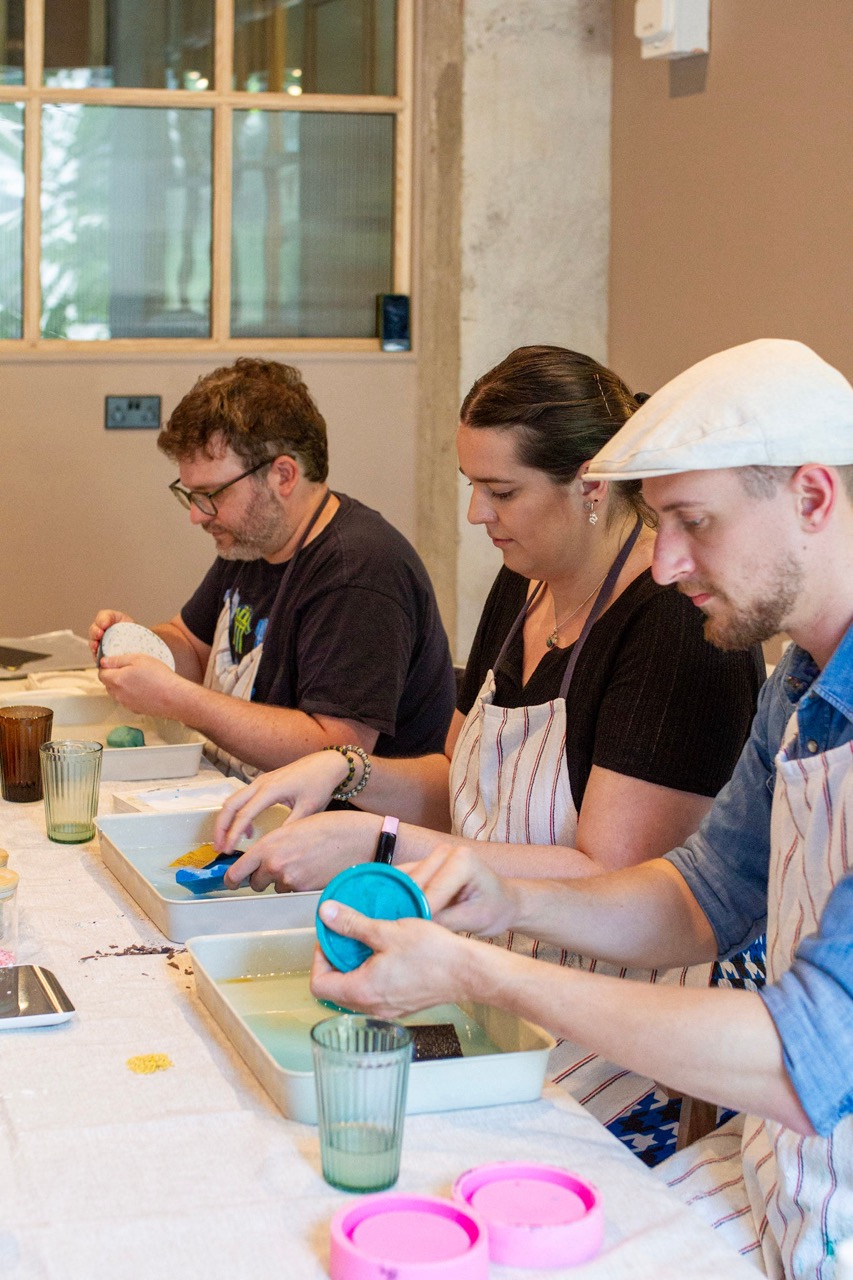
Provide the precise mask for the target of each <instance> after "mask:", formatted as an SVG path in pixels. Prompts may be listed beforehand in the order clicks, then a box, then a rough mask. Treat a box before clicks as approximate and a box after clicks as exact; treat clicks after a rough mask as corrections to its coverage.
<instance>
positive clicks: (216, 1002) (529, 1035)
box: [187, 928, 555, 1124]
mask: <svg viewBox="0 0 853 1280" xmlns="http://www.w3.org/2000/svg"><path fill="white" fill-rule="evenodd" d="M314 941H315V933H314V930H313V928H311V929H289V930H277V931H275V932H269V933H251V934H246V933H242V934H240V933H237V934H231V935H225V936H220V937H215V938H211V937H199V938H190V940H189V941H188V943H187V950H188V951H189V953H190V956H191V958H192V962H193V971H194V973H195V982H196V988H197V990H198V994H199V996H200V998H201V1000H202V1001H203V1003H204V1004H205V1005H206V1006H207V1008H208V1009H209V1010H210V1013H211V1014H212V1015H213V1017H214V1019H215V1020H216V1022H218V1023H219V1026H220V1027H221V1028H222V1030H223V1031H224V1032H225V1034H226V1035H227V1036H228V1038H229V1040H231V1042H232V1043H233V1045H234V1047H235V1049H236V1050H237V1052H238V1053H239V1054H240V1056H241V1057H242V1058H243V1059H244V1060H245V1062H246V1064H247V1066H248V1067H249V1068H250V1070H251V1071H252V1072H253V1073H254V1074H255V1075H256V1076H257V1078H258V1080H259V1081H260V1083H261V1084H262V1085H263V1087H264V1088H265V1089H266V1091H267V1093H268V1094H269V1095H270V1097H271V1098H272V1099H273V1101H274V1102H275V1104H276V1106H277V1107H278V1108H279V1109H280V1110H281V1111H283V1112H284V1114H285V1115H286V1116H289V1117H290V1118H291V1119H292V1120H301V1121H303V1122H304V1123H306V1124H316V1123H317V1109H316V1100H315V1097H314V1074H313V1071H312V1070H311V1069H310V1053H309V1051H308V1045H309V1039H308V1037H309V1034H310V1026H311V1025H312V1024H313V1022H320V1021H321V1020H322V1019H323V1018H329V1017H333V1016H334V1010H330V1009H327V1008H326V1007H324V1006H323V1005H322V1004H320V1002H319V1001H314V1004H316V1011H312V1009H311V1007H310V1001H311V999H313V998H312V997H310V993H308V1007H307V1008H306V1006H305V1002H303V1004H302V1017H301V1018H300V1017H299V1016H298V1015H297V1014H294V1015H293V1017H292V1019H288V1011H287V1010H284V1011H281V1010H278V1011H276V1010H268V1011H266V1012H267V1013H277V1014H278V1017H279V1019H280V1020H283V1024H282V1025H283V1031H284V1032H285V1033H286V1032H288V1031H289V1030H290V1027H289V1026H288V1022H291V1023H292V1027H293V1033H294V1035H295V1036H296V1037H301V1038H302V1040H303V1041H304V1045H301V1044H300V1045H297V1047H296V1049H295V1050H294V1052H295V1054H296V1057H299V1056H301V1057H303V1058H304V1060H305V1062H306V1069H304V1070H296V1069H289V1068H288V1067H285V1066H283V1065H282V1063H281V1062H280V1061H277V1060H276V1058H275V1057H273V1055H272V1054H271V1053H270V1052H269V1050H268V1049H266V1048H265V1047H264V1045H263V1044H262V1043H261V1041H260V1040H259V1039H258V1037H257V1036H256V1035H255V1033H254V1032H253V1031H252V1029H251V1028H250V1027H249V1025H248V1024H247V1022H246V1019H245V1017H244V1016H243V1014H242V1013H241V1012H240V1011H239V1008H238V1007H236V1004H239V1003H241V1002H242V1003H244V1004H245V1003H246V1002H247V1001H246V994H247V993H246V986H245V984H246V981H249V982H251V980H252V979H253V978H263V977H265V976H271V975H278V974H299V975H302V974H304V975H305V988H306V991H307V983H308V976H307V975H308V970H309V968H310V965H311V956H312V953H313V950H314ZM223 983H225V984H227V985H225V986H223V985H222V984H223ZM232 983H233V984H234V985H233V987H232V985H231V984H232ZM238 993H239V997H241V998H242V999H237V1001H236V1004H235V997H236V996H238ZM253 1012H254V1013H255V1014H257V1013H259V1012H260V1013H261V1016H264V1012H263V1011H262V1010H254V1011H253ZM315 1012H316V1016H315ZM451 1020H454V1021H455V1023H456V1025H457V1029H458V1030H459V1031H460V1036H459V1038H460V1041H461V1042H462V1043H463V1049H464V1047H465V1042H466V1036H465V1031H466V1028H470V1029H471V1030H472V1031H473V1032H474V1035H475V1037H476V1036H478V1035H480V1036H481V1035H482V1034H485V1037H486V1038H487V1039H488V1040H489V1041H491V1043H492V1045H493V1046H495V1050H496V1051H495V1052H493V1053H489V1052H486V1053H483V1052H480V1053H479V1054H478V1055H477V1056H474V1057H462V1058H442V1059H437V1060H436V1061H433V1062H413V1063H412V1065H411V1068H410V1070H409V1091H408V1097H407V1101H406V1111H407V1112H408V1113H409V1114H411V1115H414V1114H416V1113H418V1112H424V1111H458V1110H460V1109H461V1108H466V1107H490V1106H499V1105H502V1104H504V1103H511V1102H532V1101H534V1100H535V1099H536V1098H538V1097H539V1095H540V1094H541V1092H542V1084H543V1081H544V1079H545V1067H546V1063H547V1060H548V1054H549V1053H550V1051H551V1049H553V1047H554V1044H555V1041H554V1040H553V1039H552V1037H551V1036H549V1035H548V1034H547V1033H546V1032H545V1031H542V1030H541V1029H540V1028H539V1027H536V1026H534V1025H533V1024H532V1023H530V1022H525V1021H523V1019H521V1018H516V1017H515V1016H514V1015H513V1014H511V1013H505V1012H503V1011H502V1010H500V1009H492V1008H490V1007H489V1006H488V1005H484V1004H463V1005H455V1006H448V1005H443V1006H441V1007H440V1008H439V1009H436V1010H425V1011H424V1013H421V1014H415V1015H413V1016H412V1017H410V1018H403V1019H402V1021H403V1022H407V1023H413V1024H416V1023H433V1022H448V1021H451Z"/></svg>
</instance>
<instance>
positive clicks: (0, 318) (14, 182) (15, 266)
mask: <svg viewBox="0 0 853 1280" xmlns="http://www.w3.org/2000/svg"><path fill="white" fill-rule="evenodd" d="M23 247H24V108H23V106H22V105H21V104H20V103H18V102H3V103H0V338H20V336H21V332H22V329H21V311H22V301H23V298H22V289H23V281H22V264H23Z"/></svg>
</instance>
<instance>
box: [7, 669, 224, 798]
mask: <svg viewBox="0 0 853 1280" xmlns="http://www.w3.org/2000/svg"><path fill="white" fill-rule="evenodd" d="M0 706H4V707H6V706H37V707H50V709H51V711H52V712H53V728H52V730H51V737H52V738H83V739H87V740H90V741H93V742H103V743H104V744H106V739H107V734H108V733H109V731H110V729H114V728H115V726H116V725H119V724H129V725H133V726H134V727H136V728H137V729H141V730H142V732H143V733H144V734H145V744H146V745H145V746H144V747H108V746H106V745H105V746H104V756H103V763H102V766H101V777H102V778H103V779H104V781H105V782H118V781H126V782H135V781H139V782H141V781H145V780H149V779H152V778H190V777H192V776H193V774H195V773H198V768H199V764H200V763H201V752H202V748H203V746H204V738H203V737H202V736H201V734H200V733H196V732H195V730H194V729H188V728H187V727H186V726H185V725H182V724H179V723H178V722H177V720H164V719H162V718H161V717H160V716H138V715H135V714H134V713H133V712H132V711H127V710H126V709H125V708H124V707H120V706H119V704H118V703H117V702H115V701H114V699H112V698H111V697H110V696H109V694H108V693H107V692H106V690H104V691H103V692H102V693H78V692H69V691H66V692H59V691H57V690H55V689H32V690H28V691H27V692H25V693H8V694H4V693H0Z"/></svg>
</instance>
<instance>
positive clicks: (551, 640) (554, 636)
mask: <svg viewBox="0 0 853 1280" xmlns="http://www.w3.org/2000/svg"><path fill="white" fill-rule="evenodd" d="M608 572H609V570H608ZM606 577H607V574H606V573H605V575H604V578H606ZM604 578H602V579H601V582H597V583H596V584H595V586H594V587H593V589H592V591H590V593H589V595H588V596H587V598H586V599H585V600H581V602H580V604H579V605H578V606H577V608H576V609H573V610H572V612H571V613H570V614H569V615H568V617H565V618H562V619H561V620H560V621H559V622H557V610H556V609H555V610H554V624H555V625H554V630H553V631H552V632H551V634H550V635H549V636H546V637H545V647H546V649H553V648H554V645H555V644H556V643H557V641H558V640H559V638H560V632H561V631H562V629H563V627H565V626H566V624H567V623H569V622H571V620H572V618H574V617H575V615H576V614H578V613H580V611H581V609H582V608H583V607H584V605H585V604H589V602H590V600H591V599H592V597H593V596H594V595H595V593H596V591H598V590H599V588H600V587H601V586H602V584H603V582H604Z"/></svg>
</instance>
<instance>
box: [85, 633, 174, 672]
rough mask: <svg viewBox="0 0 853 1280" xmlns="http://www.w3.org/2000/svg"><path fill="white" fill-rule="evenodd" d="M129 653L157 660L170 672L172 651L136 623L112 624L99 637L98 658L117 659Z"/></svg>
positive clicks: (158, 638) (172, 660)
mask: <svg viewBox="0 0 853 1280" xmlns="http://www.w3.org/2000/svg"><path fill="white" fill-rule="evenodd" d="M129 653H144V654H147V655H148V657H149V658H159V659H160V661H161V662H165V664H166V666H167V667H169V668H170V669H171V670H172V671H174V670H175V659H174V657H173V656H172V650H171V649H170V648H169V646H168V645H167V644H166V642H165V640H161V639H160V637H159V636H158V635H155V634H154V632H153V631H149V630H148V628H147V627H141V626H140V625H139V623H138V622H114V623H113V625H112V626H111V627H108V628H107V630H106V631H105V632H104V634H103V636H102V637H101V643H100V645H99V647H98V657H99V658H102V657H103V658H117V657H120V656H123V655H124V654H129Z"/></svg>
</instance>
